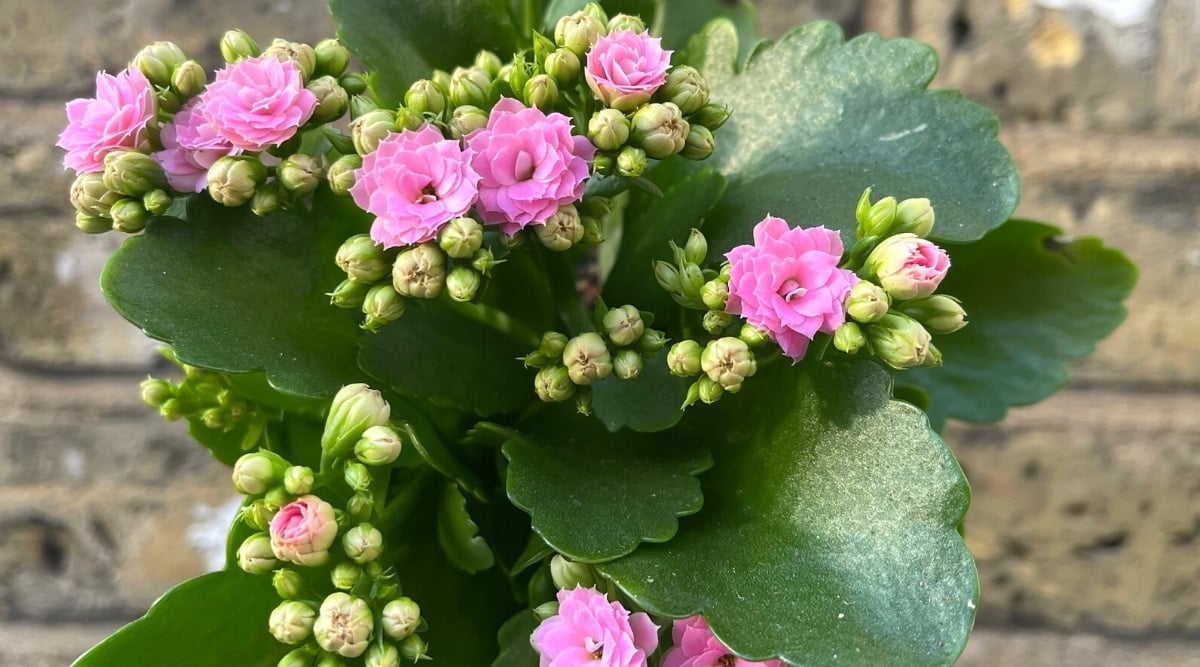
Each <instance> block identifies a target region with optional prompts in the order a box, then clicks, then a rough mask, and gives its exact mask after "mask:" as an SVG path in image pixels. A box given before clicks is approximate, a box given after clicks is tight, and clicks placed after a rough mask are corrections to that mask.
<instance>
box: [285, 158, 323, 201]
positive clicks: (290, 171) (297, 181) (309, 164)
mask: <svg viewBox="0 0 1200 667" xmlns="http://www.w3.org/2000/svg"><path fill="white" fill-rule="evenodd" d="M321 176H322V169H321V158H319V157H316V156H313V155H308V154H306V153H293V154H292V155H289V156H287V157H286V158H284V160H283V162H280V163H279V166H278V167H277V168H276V171H275V178H276V179H278V181H279V183H280V185H282V186H283V187H284V188H286V189H287V190H288V191H290V192H292V193H294V194H297V195H306V194H308V193H310V192H312V191H313V190H316V189H317V186H318V185H320V184H321Z"/></svg>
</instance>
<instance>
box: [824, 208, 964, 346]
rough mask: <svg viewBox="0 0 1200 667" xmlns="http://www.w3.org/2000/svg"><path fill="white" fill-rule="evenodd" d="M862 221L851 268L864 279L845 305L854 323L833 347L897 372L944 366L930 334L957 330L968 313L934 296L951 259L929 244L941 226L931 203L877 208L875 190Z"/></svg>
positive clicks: (858, 214)
mask: <svg viewBox="0 0 1200 667" xmlns="http://www.w3.org/2000/svg"><path fill="white" fill-rule="evenodd" d="M856 218H857V220H858V227H857V236H858V243H857V244H856V245H855V246H854V248H852V249H851V251H850V255H849V260H848V263H849V264H850V267H851V268H856V269H857V270H858V275H859V277H860V278H861V279H862V280H861V281H860V282H858V283H857V284H856V285H855V286H854V288H853V289H852V290H851V291H850V296H849V298H848V299H847V300H846V316H847V321H846V323H845V324H843V325H842V326H840V327H838V329H837V331H836V332H835V333H834V336H833V344H834V347H836V348H837V349H839V350H841V351H842V352H845V353H847V354H858V353H860V352H862V351H864V350H865V351H866V352H867V353H869V354H872V355H874V356H876V357H878V358H879V359H880V360H882V361H883V362H884V363H886V364H887V365H888V366H891V367H892V368H896V369H904V368H914V367H917V366H939V365H941V363H942V354H941V352H940V351H938V349H937V347H936V346H934V344H933V342H932V336H931V334H948V333H953V332H955V331H958V330H959V329H961V328H963V327H964V326H966V313H965V311H964V310H963V307H962V305H961V304H960V303H959V301H958V299H955V298H954V297H952V296H947V295H944V294H935V293H934V292H936V291H937V288H938V286H939V285H940V284H941V282H942V279H943V278H944V277H945V276H946V272H947V270H948V269H949V268H950V260H949V257H948V256H947V255H946V253H945V251H944V250H942V249H941V248H939V247H938V246H936V245H934V244H933V243H931V242H930V241H928V240H927V239H926V238H925V237H927V236H928V235H929V233H930V231H931V230H932V229H933V224H934V212H933V207H932V206H931V205H930V202H929V200H928V199H924V198H916V199H905V200H903V201H899V202H897V201H896V198H895V197H885V198H883V199H880V200H879V201H877V202H874V203H871V190H870V189H869V188H868V189H867V190H866V191H865V192H864V193H863V195H862V198H861V199H860V200H859V204H858V208H857V210H856ZM860 262H861V266H858V264H859V263H860Z"/></svg>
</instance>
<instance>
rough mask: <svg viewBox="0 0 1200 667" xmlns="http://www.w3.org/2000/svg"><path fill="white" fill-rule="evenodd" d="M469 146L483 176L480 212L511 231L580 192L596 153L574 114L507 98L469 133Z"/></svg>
mask: <svg viewBox="0 0 1200 667" xmlns="http://www.w3.org/2000/svg"><path fill="white" fill-rule="evenodd" d="M467 146H468V147H469V148H470V150H472V151H473V152H474V155H473V156H472V158H471V165H472V166H473V167H475V171H477V172H479V175H480V177H481V180H480V181H479V203H478V206H477V209H478V211H479V215H480V216H481V217H482V218H483V221H484V222H485V223H491V224H500V228H501V230H503V231H504V233H505V234H509V235H511V234H515V233H517V232H518V231H520V230H521V229H522V228H524V227H525V226H526V225H531V224H541V223H544V222H546V220H548V219H549V218H550V216H552V215H554V214H555V213H556V212H557V211H558V209H559V207H560V206H563V205H565V204H571V203H573V202H575V201H576V200H578V199H579V198H580V197H582V196H583V190H584V187H585V181H587V178H588V172H589V169H588V162H589V161H590V160H591V159H592V156H593V155H595V153H596V147H595V146H593V145H592V142H590V141H588V139H587V137H579V136H573V135H572V134H571V119H570V118H567V117H566V116H564V115H562V114H560V113H552V114H550V115H546V114H545V113H543V112H542V111H540V110H539V109H535V108H526V107H525V106H523V105H522V104H521V103H520V102H518V101H516V100H514V99H509V98H504V99H501V100H500V101H499V102H498V103H497V104H496V106H495V107H494V108H493V109H492V113H491V115H489V116H488V124H487V127H485V128H482V129H480V130H476V131H475V132H472V133H471V134H470V135H468V136H467Z"/></svg>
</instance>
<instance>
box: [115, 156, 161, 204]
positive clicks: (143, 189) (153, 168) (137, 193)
mask: <svg viewBox="0 0 1200 667" xmlns="http://www.w3.org/2000/svg"><path fill="white" fill-rule="evenodd" d="M103 182H104V186H105V187H107V188H108V189H109V190H112V191H113V192H116V193H120V194H123V195H126V196H129V197H141V196H142V195H144V194H146V193H147V192H150V191H151V190H156V189H161V188H165V187H167V175H166V174H165V173H163V170H162V165H160V164H159V163H158V162H157V161H156V160H155V159H154V158H152V157H150V156H149V155H146V154H145V153H139V152H137V151H113V152H111V153H109V154H108V155H105V156H104V176H103Z"/></svg>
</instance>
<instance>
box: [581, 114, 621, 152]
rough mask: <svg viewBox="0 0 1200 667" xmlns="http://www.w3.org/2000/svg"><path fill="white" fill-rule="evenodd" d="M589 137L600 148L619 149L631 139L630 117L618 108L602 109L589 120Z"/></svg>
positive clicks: (607, 149)
mask: <svg viewBox="0 0 1200 667" xmlns="http://www.w3.org/2000/svg"><path fill="white" fill-rule="evenodd" d="M588 139H590V140H591V141H592V143H593V144H594V145H595V146H596V148H599V149H600V150H606V151H614V150H617V149H618V148H620V147H621V146H624V145H625V142H626V141H628V140H629V119H628V118H626V117H625V114H623V113H621V112H620V111H617V110H616V109H601V110H599V111H597V112H596V113H594V114H592V117H591V118H590V119H589V120H588Z"/></svg>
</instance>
